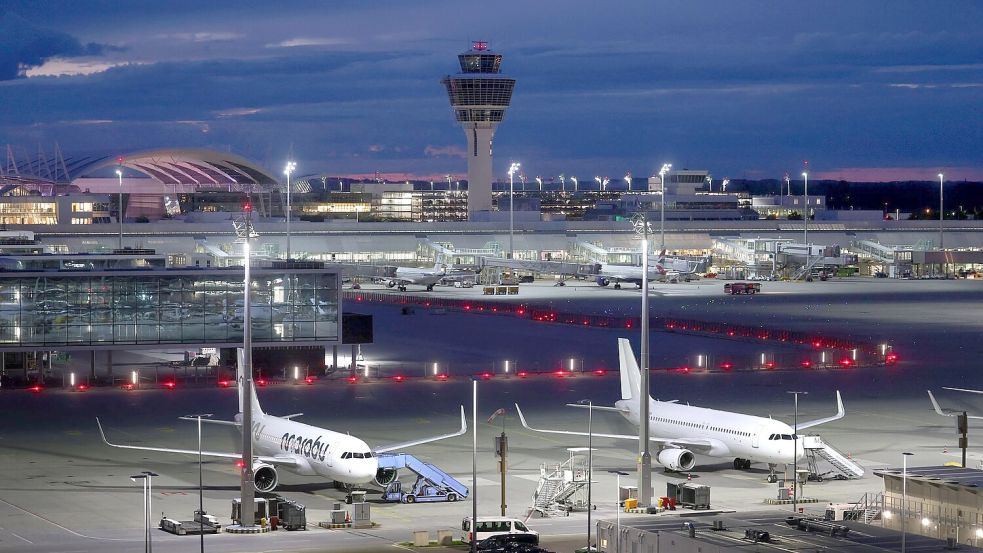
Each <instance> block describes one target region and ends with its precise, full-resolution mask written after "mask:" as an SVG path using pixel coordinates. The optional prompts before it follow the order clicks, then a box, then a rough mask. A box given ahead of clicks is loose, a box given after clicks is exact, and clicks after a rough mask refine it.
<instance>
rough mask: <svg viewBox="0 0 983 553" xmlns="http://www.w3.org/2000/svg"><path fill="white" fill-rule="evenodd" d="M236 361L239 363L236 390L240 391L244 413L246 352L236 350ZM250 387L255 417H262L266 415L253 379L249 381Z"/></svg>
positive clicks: (240, 402) (240, 349)
mask: <svg viewBox="0 0 983 553" xmlns="http://www.w3.org/2000/svg"><path fill="white" fill-rule="evenodd" d="M236 361H237V364H236V389H238V391H239V412H240V413H242V412H243V409H242V407H243V399H244V397H243V396H244V395H245V394H244V391H245V387H246V376H245V374H246V373H245V366H246V352H245V350H244V349H242V348H238V349H237V350H236ZM249 385H250V387H251V388H250V392H251V393H250V396H251V398H252V401H251V402H250V403H251V404H252V412H253V416H256V415H262V414H264V413H263V408H262V407H260V406H259V398H258V397H257V396H256V386H255V385H254V384H253V381H252V379H250V380H249Z"/></svg>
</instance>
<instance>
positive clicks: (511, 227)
mask: <svg viewBox="0 0 983 553" xmlns="http://www.w3.org/2000/svg"><path fill="white" fill-rule="evenodd" d="M520 166H521V164H519V163H516V162H512V165H510V166H509V259H512V258H513V256H514V255H515V249H514V247H513V242H512V241H513V235H514V234H515V220H514V211H515V210H514V208H513V203H512V196H513V195H514V194H515V189H514V188H513V185H514V184H515V172H516V171H518V170H519V167H520Z"/></svg>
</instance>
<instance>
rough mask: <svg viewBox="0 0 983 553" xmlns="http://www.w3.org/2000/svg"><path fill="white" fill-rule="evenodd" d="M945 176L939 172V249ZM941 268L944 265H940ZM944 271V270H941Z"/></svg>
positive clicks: (940, 245)
mask: <svg viewBox="0 0 983 553" xmlns="http://www.w3.org/2000/svg"><path fill="white" fill-rule="evenodd" d="M944 178H945V177H944V176H943V175H942V173H939V250H942V246H943V244H942V218H943V217H944V216H945V211H943V210H942V182H943V179H944ZM942 267H943V269H944V268H945V265H943V266H942ZM943 272H945V271H943Z"/></svg>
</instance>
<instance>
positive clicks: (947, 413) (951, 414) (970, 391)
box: [928, 386, 983, 420]
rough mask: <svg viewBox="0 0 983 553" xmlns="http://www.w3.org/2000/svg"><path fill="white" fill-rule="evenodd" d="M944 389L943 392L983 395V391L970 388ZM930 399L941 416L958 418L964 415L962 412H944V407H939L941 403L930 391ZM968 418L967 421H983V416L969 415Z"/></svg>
mask: <svg viewBox="0 0 983 553" xmlns="http://www.w3.org/2000/svg"><path fill="white" fill-rule="evenodd" d="M942 389H943V390H952V391H954V392H966V393H970V394H983V390H972V389H969V388H947V387H945V386H943V387H942ZM928 399H930V400H932V407H933V408H934V409H935V412H936V413H938V414H940V415H942V416H943V417H956V416H959V415H962V413H963V412H962V411H953V410H951V409H949V410H946V411H943V410H942V406H941V405H939V402H938V401H937V400H936V399H935V396H934V395H932V391H931V390H928ZM966 418H967V419H979V420H983V416H981V415H969V414H967V415H966Z"/></svg>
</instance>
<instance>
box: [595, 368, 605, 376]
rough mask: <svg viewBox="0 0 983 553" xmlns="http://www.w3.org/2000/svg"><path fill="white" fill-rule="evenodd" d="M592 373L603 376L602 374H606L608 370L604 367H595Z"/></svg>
mask: <svg viewBox="0 0 983 553" xmlns="http://www.w3.org/2000/svg"><path fill="white" fill-rule="evenodd" d="M594 374H596V375H597V376H604V375H606V374H608V371H606V370H604V369H595V370H594Z"/></svg>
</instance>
